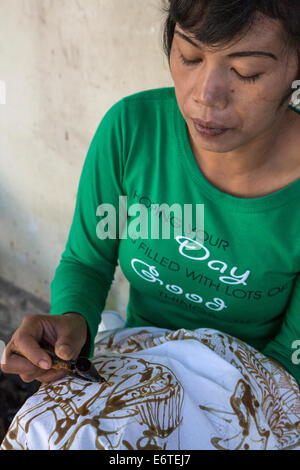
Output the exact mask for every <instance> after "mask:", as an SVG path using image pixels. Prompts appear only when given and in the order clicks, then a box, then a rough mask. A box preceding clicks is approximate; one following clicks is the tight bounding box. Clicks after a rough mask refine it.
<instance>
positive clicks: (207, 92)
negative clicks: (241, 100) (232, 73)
mask: <svg viewBox="0 0 300 470" xmlns="http://www.w3.org/2000/svg"><path fill="white" fill-rule="evenodd" d="M195 80H196V81H195V85H194V91H193V99H194V101H195V102H196V103H199V104H201V105H203V106H207V107H210V108H215V109H218V110H220V111H221V110H224V109H225V108H226V107H227V106H228V102H229V87H228V86H227V85H226V79H225V77H224V75H222V72H221V71H220V69H210V70H208V69H206V70H204V68H201V70H200V72H199V74H198V75H197V76H196V78H195Z"/></svg>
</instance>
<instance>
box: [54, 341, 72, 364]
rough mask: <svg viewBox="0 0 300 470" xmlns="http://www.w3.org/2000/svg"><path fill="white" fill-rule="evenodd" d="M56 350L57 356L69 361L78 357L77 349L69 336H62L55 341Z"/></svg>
mask: <svg viewBox="0 0 300 470" xmlns="http://www.w3.org/2000/svg"><path fill="white" fill-rule="evenodd" d="M54 351H55V354H56V356H58V357H60V359H64V360H65V361H69V360H71V359H75V358H76V357H77V354H76V352H77V351H76V349H75V347H74V344H72V341H71V339H70V338H69V337H65V336H62V337H60V338H59V339H58V340H57V341H56V343H55V348H54Z"/></svg>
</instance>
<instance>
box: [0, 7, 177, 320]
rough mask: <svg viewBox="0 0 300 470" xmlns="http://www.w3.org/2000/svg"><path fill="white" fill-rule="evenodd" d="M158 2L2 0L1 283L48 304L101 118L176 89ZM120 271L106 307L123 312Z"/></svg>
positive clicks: (125, 288)
mask: <svg viewBox="0 0 300 470" xmlns="http://www.w3.org/2000/svg"><path fill="white" fill-rule="evenodd" d="M162 6H163V1H162V0H151V1H149V0H147V1H145V0H1V2H0V31H1V35H0V81H3V82H5V85H6V104H0V126H1V134H0V277H3V278H4V279H7V280H8V281H11V282H13V283H14V284H16V285H17V286H20V287H21V288H23V289H26V290H28V291H29V292H30V293H32V294H34V295H36V296H38V297H40V298H41V299H43V300H45V301H47V302H50V283H51V281H52V279H53V276H54V272H55V269H56V267H57V265H58V263H59V260H60V256H61V254H62V252H63V250H64V248H65V244H66V241H67V236H68V232H69V229H70V225H71V222H72V218H73V213H74V209H75V202H76V194H77V189H78V183H79V178H80V174H81V170H82V166H83V163H84V159H85V157H86V153H87V151H88V147H89V145H90V142H91V139H92V137H93V135H94V132H95V131H96V128H97V126H98V125H99V123H100V120H101V119H102V117H103V116H104V114H105V112H106V111H107V110H108V109H109V108H110V107H111V106H112V105H113V104H114V103H115V102H116V101H118V100H119V99H121V98H122V97H124V96H127V95H129V94H132V93H136V92H138V91H142V90H146V89H151V88H158V87H164V86H173V82H172V78H171V75H170V72H169V67H168V63H167V59H166V57H165V56H164V54H163V50H162V29H163V21H164V19H165V14H164V13H163V12H162V10H161V8H162ZM127 301H128V283H127V280H126V279H125V278H124V276H123V274H122V272H121V271H120V268H119V266H118V267H117V271H116V275H115V281H114V283H113V286H112V288H111V291H110V293H109V297H108V300H107V304H106V308H113V309H118V310H119V311H121V313H125V311H126V306H127Z"/></svg>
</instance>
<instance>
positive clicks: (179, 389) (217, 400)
mask: <svg viewBox="0 0 300 470" xmlns="http://www.w3.org/2000/svg"><path fill="white" fill-rule="evenodd" d="M93 363H94V364H95V366H96V368H97V369H98V371H99V373H100V374H101V375H102V376H104V377H105V378H106V379H107V381H106V382H105V383H103V384H97V383H96V384H95V383H89V382H84V381H82V380H81V379H77V378H71V377H65V378H64V379H61V380H59V381H56V382H55V383H52V384H43V385H42V386H41V387H40V389H39V391H38V392H37V393H36V394H35V395H33V396H32V397H30V398H29V399H28V400H27V402H26V403H25V404H24V406H23V407H22V408H21V410H19V412H18V414H17V415H16V417H15V418H14V421H13V422H12V424H11V426H10V429H9V431H8V433H7V435H6V437H5V439H4V441H3V443H2V446H1V449H22V448H24V449H103V450H104V449H105V450H111V449H115V450H116V449H117V450H122V449H124V450H125V449H141V450H142V449H173V450H174V449H176V450H177V449H185V450H187V449H202V450H203V449H234V450H237V449H250V450H256V449H265V450H277V449H287V448H293V449H300V439H299V431H300V429H299V424H298V423H299V422H300V391H299V387H298V385H297V383H296V381H295V379H294V378H293V377H292V376H291V375H290V374H289V373H288V372H287V371H286V370H285V369H284V368H283V367H282V366H281V365H280V364H279V363H278V362H276V361H274V360H272V359H270V358H267V357H266V356H264V355H263V354H262V353H260V352H258V351H256V350H255V349H254V348H252V347H250V346H248V345H246V344H245V343H243V342H242V341H240V340H238V339H236V338H233V337H231V336H229V335H226V334H224V333H221V332H219V331H217V330H212V329H207V328H201V329H198V330H193V331H192V330H184V329H181V330H178V331H170V330H165V329H161V328H154V327H153V328H150V327H143V328H126V329H124V328H123V329H116V330H109V331H102V332H101V333H100V335H99V336H98V340H97V343H96V345H95V354H94V358H93Z"/></svg>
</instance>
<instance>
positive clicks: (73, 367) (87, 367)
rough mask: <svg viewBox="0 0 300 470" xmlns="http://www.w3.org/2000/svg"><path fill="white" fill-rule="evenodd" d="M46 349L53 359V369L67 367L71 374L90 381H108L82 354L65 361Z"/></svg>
mask: <svg viewBox="0 0 300 470" xmlns="http://www.w3.org/2000/svg"><path fill="white" fill-rule="evenodd" d="M45 351H46V353H47V354H49V356H50V357H51V359H52V369H67V370H68V371H69V373H70V374H71V375H73V376H75V377H78V378H79V379H83V380H86V381H88V382H106V380H105V378H104V377H102V376H101V375H100V374H99V373H98V372H97V369H96V368H95V366H94V364H93V363H92V362H91V361H90V360H89V359H88V358H87V357H83V356H80V357H78V359H72V360H70V361H65V360H63V359H60V358H59V357H57V356H56V354H54V352H52V351H49V350H48V349H45Z"/></svg>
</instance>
